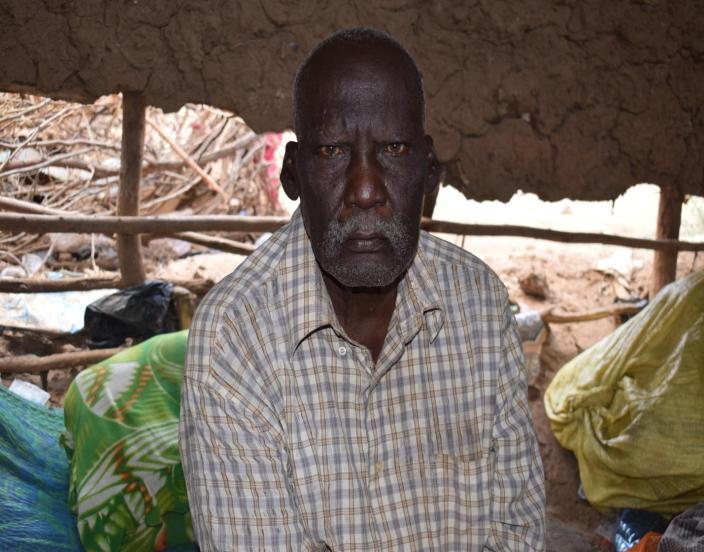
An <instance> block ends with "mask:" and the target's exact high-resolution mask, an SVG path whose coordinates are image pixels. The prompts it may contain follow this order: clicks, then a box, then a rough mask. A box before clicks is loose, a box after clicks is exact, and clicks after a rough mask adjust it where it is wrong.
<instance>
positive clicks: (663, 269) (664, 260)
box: [650, 186, 684, 297]
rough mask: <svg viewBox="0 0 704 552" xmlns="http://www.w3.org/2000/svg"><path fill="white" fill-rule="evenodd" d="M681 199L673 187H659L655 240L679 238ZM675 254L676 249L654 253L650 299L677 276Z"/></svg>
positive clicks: (680, 195)
mask: <svg viewBox="0 0 704 552" xmlns="http://www.w3.org/2000/svg"><path fill="white" fill-rule="evenodd" d="M683 199H684V198H683V197H682V194H681V192H680V191H679V190H678V189H677V188H675V187H674V186H661V187H660V202H659V203H658V220H657V230H656V233H655V237H656V238H657V239H659V240H676V239H677V238H679V235H680V223H681V221H682V200H683ZM677 252H678V251H677V249H671V250H658V251H655V254H654V255H653V268H652V273H651V276H650V297H655V295H656V294H657V293H658V291H660V290H661V289H662V288H663V287H665V286H666V285H667V284H669V283H670V282H674V280H675V277H676V274H677Z"/></svg>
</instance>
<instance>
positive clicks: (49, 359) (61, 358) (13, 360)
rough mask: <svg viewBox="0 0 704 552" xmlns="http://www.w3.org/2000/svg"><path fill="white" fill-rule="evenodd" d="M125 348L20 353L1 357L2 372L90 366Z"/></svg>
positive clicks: (12, 372)
mask: <svg viewBox="0 0 704 552" xmlns="http://www.w3.org/2000/svg"><path fill="white" fill-rule="evenodd" d="M124 350H125V349H124V348H121V347H117V348H113V349H96V350H92V351H77V352H75V353H59V354H56V355H47V356H44V357H41V356H37V355H19V356H12V357H5V358H0V373H2V374H17V373H23V374H45V373H46V372H48V371H49V370H58V369H65V368H73V367H74V366H88V365H91V364H95V363H97V362H100V361H101V360H105V359H106V358H110V357H111V356H113V355H116V354H117V353H119V352H120V351H124Z"/></svg>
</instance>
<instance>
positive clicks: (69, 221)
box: [0, 213, 704, 251]
mask: <svg viewBox="0 0 704 552" xmlns="http://www.w3.org/2000/svg"><path fill="white" fill-rule="evenodd" d="M288 220H289V219H288V218H287V217H254V216H253V217H249V216H236V215H194V216H181V217H178V216H143V217H112V216H85V215H76V216H50V215H32V214H18V213H7V214H0V231H9V232H27V233H34V234H45V233H47V232H75V233H79V234H81V233H86V234H90V233H96V234H108V235H110V234H116V233H122V234H159V235H162V236H167V235H173V234H176V233H178V232H187V231H200V232H202V231H218V230H222V231H230V232H253V233H254V232H273V231H275V230H278V229H279V228H281V227H282V226H283V225H284V224H286V223H287V222H288ZM421 227H422V228H423V229H425V230H428V231H430V232H440V233H445V234H457V235H466V236H476V237H481V236H517V237H522V238H534V239H539V240H548V241H556V242H562V243H602V244H606V245H620V246H624V247H631V248H634V249H657V250H679V251H704V242H685V241H678V240H673V239H662V240H649V239H644V238H630V237H626V236H617V235H613V234H600V233H596V232H593V233H590V232H563V231H561V230H545V229H542V228H533V227H531V226H515V225H500V224H465V223H461V222H450V221H442V220H431V219H423V221H422V223H421Z"/></svg>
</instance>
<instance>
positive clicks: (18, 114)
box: [0, 98, 51, 124]
mask: <svg viewBox="0 0 704 552" xmlns="http://www.w3.org/2000/svg"><path fill="white" fill-rule="evenodd" d="M50 101H51V98H45V99H44V100H42V101H41V102H39V103H36V104H34V105H31V106H29V107H26V108H23V109H20V110H18V111H11V112H10V113H8V114H7V115H6V116H5V117H2V118H0V124H2V123H5V122H8V121H14V120H15V119H19V118H21V117H24V116H25V115H29V114H30V113H32V112H34V111H37V110H39V109H41V108H42V107H44V106H45V105H46V104H48V103H49V102H50Z"/></svg>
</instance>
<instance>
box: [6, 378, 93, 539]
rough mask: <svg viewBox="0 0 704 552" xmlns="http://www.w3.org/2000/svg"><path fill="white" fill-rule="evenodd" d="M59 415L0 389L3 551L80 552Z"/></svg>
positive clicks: (57, 412) (59, 410)
mask: <svg viewBox="0 0 704 552" xmlns="http://www.w3.org/2000/svg"><path fill="white" fill-rule="evenodd" d="M63 430H64V414H63V411H62V410H61V409H49V408H46V407H43V406H40V405H37V404H34V403H32V402H30V401H27V400H25V399H23V398H21V397H18V396H17V395H15V394H14V393H11V392H10V391H8V390H7V389H6V388H5V386H4V385H0V550H13V551H18V552H20V551H24V550H27V551H31V552H41V551H44V550H47V551H55V550H76V551H79V550H82V548H81V544H80V541H79V539H78V531H77V530H76V518H75V517H74V516H73V515H72V514H71V511H70V510H69V507H68V460H67V459H66V454H65V453H64V451H63V449H62V448H61V447H60V446H59V435H60V434H61V432H62V431H63Z"/></svg>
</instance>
